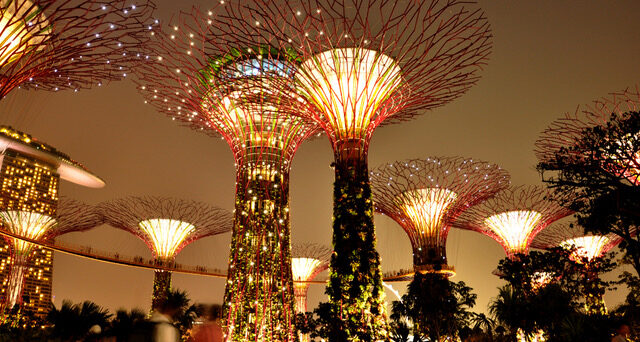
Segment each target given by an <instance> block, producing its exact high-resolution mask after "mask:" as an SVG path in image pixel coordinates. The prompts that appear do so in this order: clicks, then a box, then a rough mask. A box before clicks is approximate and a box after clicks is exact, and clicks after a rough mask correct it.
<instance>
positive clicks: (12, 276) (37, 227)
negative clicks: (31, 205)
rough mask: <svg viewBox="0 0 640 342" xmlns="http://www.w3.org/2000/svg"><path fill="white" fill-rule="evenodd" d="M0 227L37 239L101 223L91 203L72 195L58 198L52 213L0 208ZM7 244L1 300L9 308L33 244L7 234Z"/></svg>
mask: <svg viewBox="0 0 640 342" xmlns="http://www.w3.org/2000/svg"><path fill="white" fill-rule="evenodd" d="M0 220H1V221H2V227H3V229H6V230H7V231H8V232H10V233H13V234H14V235H17V236H20V237H25V238H28V239H32V240H37V241H47V240H53V239H54V238H56V237H57V236H60V235H62V234H66V233H70V232H79V231H85V230H88V229H91V228H94V227H96V226H99V225H100V224H102V218H101V217H100V215H98V214H97V213H96V211H95V210H94V207H93V206H91V205H88V204H85V203H82V202H79V201H76V200H73V199H69V198H64V197H63V198H61V199H60V200H59V202H58V203H57V211H56V213H55V215H54V216H49V215H47V214H44V213H40V212H37V211H26V210H6V209H3V210H1V211H0ZM7 240H8V242H9V243H10V245H11V252H12V255H11V256H12V258H11V259H12V260H11V265H10V267H11V269H10V271H9V276H8V279H7V285H6V288H5V293H4V300H3V301H2V304H3V308H5V309H12V308H13V306H14V305H16V304H18V305H20V304H21V302H22V288H23V282H24V276H25V274H26V271H27V269H28V267H29V264H28V262H29V258H30V256H31V255H32V251H33V244H31V243H29V242H26V241H24V240H20V239H17V238H7Z"/></svg>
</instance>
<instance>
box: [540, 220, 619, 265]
mask: <svg viewBox="0 0 640 342" xmlns="http://www.w3.org/2000/svg"><path fill="white" fill-rule="evenodd" d="M620 242H622V238H620V237H619V236H618V235H616V234H613V233H609V234H591V233H585V231H584V229H583V228H582V227H580V226H578V225H575V226H574V225H571V224H564V223H559V224H554V225H552V226H550V227H548V228H546V229H544V230H543V231H541V232H540V234H538V235H537V236H536V237H535V239H534V240H533V242H532V243H531V247H533V248H538V249H550V248H554V247H563V248H575V251H574V255H573V256H574V258H575V259H576V260H578V261H581V260H584V261H586V262H590V261H591V260H593V259H595V258H599V257H601V256H603V255H604V254H606V253H607V252H609V251H610V250H611V249H613V248H614V247H615V246H617V245H618V244H619V243H620Z"/></svg>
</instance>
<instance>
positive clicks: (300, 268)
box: [291, 243, 331, 312]
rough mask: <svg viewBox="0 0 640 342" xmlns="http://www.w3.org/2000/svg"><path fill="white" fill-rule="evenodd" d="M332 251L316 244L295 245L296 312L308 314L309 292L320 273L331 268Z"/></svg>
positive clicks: (292, 257) (292, 264)
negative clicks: (311, 282)
mask: <svg viewBox="0 0 640 342" xmlns="http://www.w3.org/2000/svg"><path fill="white" fill-rule="evenodd" d="M330 258H331V249H329V248H327V247H325V246H322V245H318V244H315V243H302V244H293V246H292V247H291V268H292V270H293V280H294V281H296V282H297V283H296V285H295V294H296V312H307V290H308V289H309V284H308V283H305V282H308V281H312V280H313V278H315V277H316V275H318V273H320V272H322V271H324V270H326V269H327V268H329V259H330Z"/></svg>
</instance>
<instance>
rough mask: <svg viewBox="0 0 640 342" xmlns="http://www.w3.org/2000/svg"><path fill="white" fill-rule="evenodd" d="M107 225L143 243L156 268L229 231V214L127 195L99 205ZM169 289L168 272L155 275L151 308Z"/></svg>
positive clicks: (176, 201) (199, 205)
mask: <svg viewBox="0 0 640 342" xmlns="http://www.w3.org/2000/svg"><path fill="white" fill-rule="evenodd" d="M98 211H99V212H100V214H101V215H102V216H103V217H104V220H105V222H106V223H107V224H109V225H110V226H112V227H115V228H118V229H122V230H124V231H127V232H129V233H131V234H133V235H135V236H137V237H138V238H139V239H140V240H142V241H143V242H144V243H145V244H146V245H147V247H149V249H150V250H151V253H152V255H153V258H154V261H155V263H156V264H158V265H171V264H172V263H173V262H174V261H175V257H176V255H177V254H178V253H180V251H181V250H182V249H183V248H184V247H186V246H187V245H188V244H190V243H192V242H194V241H196V240H199V239H202V238H204V237H207V236H211V235H217V234H222V233H226V232H228V231H230V230H231V223H232V217H233V216H232V215H231V213H230V212H229V211H227V210H224V209H221V208H217V207H214V206H211V205H208V204H206V203H202V202H196V201H191V200H182V199H175V198H166V197H153V196H143V197H137V196H129V197H124V198H120V199H115V200H111V201H107V202H103V203H100V204H99V205H98ZM170 288H171V272H169V271H166V270H162V269H157V270H156V271H155V272H154V279H153V295H152V301H151V308H152V309H155V308H157V306H158V304H159V303H161V302H162V301H163V300H164V298H166V295H167V293H168V291H169V290H170Z"/></svg>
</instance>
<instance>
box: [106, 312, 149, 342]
mask: <svg viewBox="0 0 640 342" xmlns="http://www.w3.org/2000/svg"><path fill="white" fill-rule="evenodd" d="M145 318H146V314H145V313H144V311H142V310H140V309H132V310H131V311H127V310H125V309H120V310H118V311H116V315H115V317H114V318H113V319H112V320H111V324H110V325H109V328H108V329H107V331H106V333H105V335H106V336H113V337H115V338H116V341H117V342H124V341H126V340H127V338H128V335H129V334H130V333H131V332H132V331H133V330H134V328H135V327H136V325H138V324H139V323H141V322H143V321H144V320H145Z"/></svg>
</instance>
